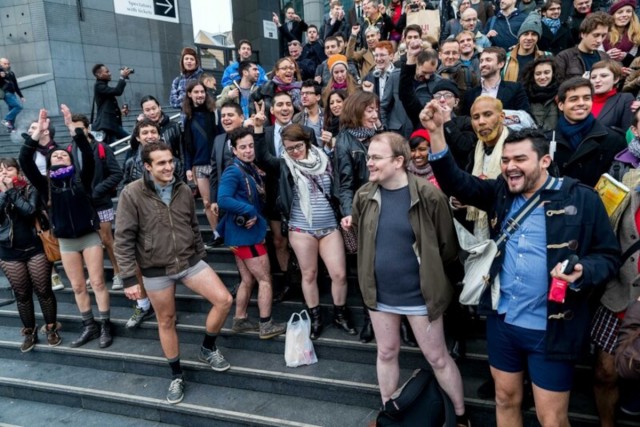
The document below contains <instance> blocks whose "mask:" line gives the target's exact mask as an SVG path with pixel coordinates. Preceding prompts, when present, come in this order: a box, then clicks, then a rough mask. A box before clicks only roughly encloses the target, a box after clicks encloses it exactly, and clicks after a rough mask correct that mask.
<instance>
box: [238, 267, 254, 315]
mask: <svg viewBox="0 0 640 427" xmlns="http://www.w3.org/2000/svg"><path fill="white" fill-rule="evenodd" d="M236 264H237V265H238V272H239V273H240V285H239V286H238V290H237V291H236V314H235V317H236V318H239V319H244V318H246V317H247V307H248V306H249V299H250V298H251V292H252V291H253V284H254V283H255V279H254V278H253V276H252V275H251V272H250V271H249V269H248V268H247V266H246V265H245V264H244V261H243V260H242V259H240V258H238V257H237V256H236Z"/></svg>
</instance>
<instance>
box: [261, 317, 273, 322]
mask: <svg viewBox="0 0 640 427" xmlns="http://www.w3.org/2000/svg"><path fill="white" fill-rule="evenodd" d="M270 320H271V316H267V317H261V318H260V323H268V322H269V321H270Z"/></svg>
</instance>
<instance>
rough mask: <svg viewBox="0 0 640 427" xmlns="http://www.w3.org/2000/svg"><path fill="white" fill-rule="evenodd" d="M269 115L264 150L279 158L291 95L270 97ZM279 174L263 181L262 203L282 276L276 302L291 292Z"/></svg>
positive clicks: (289, 116) (290, 112)
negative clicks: (270, 123)
mask: <svg viewBox="0 0 640 427" xmlns="http://www.w3.org/2000/svg"><path fill="white" fill-rule="evenodd" d="M270 113H271V114H272V115H273V116H274V117H275V124H274V125H273V126H266V127H265V128H264V138H265V143H266V144H267V148H268V149H269V152H270V153H271V155H272V156H276V157H281V156H282V153H283V151H284V145H283V144H282V138H281V136H280V134H281V130H282V128H284V127H285V126H288V125H290V124H291V122H292V119H293V113H294V109H293V101H292V99H291V95H289V94H288V93H287V92H277V93H276V94H275V95H273V101H272V104H271V108H270ZM303 128H304V130H305V132H307V133H308V134H310V135H311V143H312V144H313V145H316V146H317V145H318V143H317V140H316V136H315V133H314V132H313V129H311V128H308V127H306V126H303ZM257 165H258V166H259V167H264V168H267V167H268V165H266V164H264V163H262V162H258V163H257ZM279 177H280V176H279V174H273V173H271V174H269V173H268V174H267V177H266V179H265V186H266V192H267V200H266V203H265V209H264V215H265V217H266V218H267V219H268V220H269V227H270V229H271V232H272V233H273V246H274V247H275V251H276V259H277V260H278V265H279V266H280V271H282V273H284V284H283V288H282V289H281V290H280V292H276V291H275V290H274V293H273V295H274V298H275V299H276V300H282V299H283V298H284V297H285V296H286V294H287V292H288V291H289V288H290V281H291V279H290V275H291V273H292V272H291V271H289V258H290V253H289V242H288V240H287V237H286V236H284V235H283V234H282V222H281V215H280V212H279V211H278V209H277V208H276V198H277V196H278V188H279V186H278V179H279Z"/></svg>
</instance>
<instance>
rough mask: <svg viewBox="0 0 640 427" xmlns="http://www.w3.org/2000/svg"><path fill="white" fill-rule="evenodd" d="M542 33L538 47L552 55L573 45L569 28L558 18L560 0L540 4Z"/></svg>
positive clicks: (560, 10)
mask: <svg viewBox="0 0 640 427" xmlns="http://www.w3.org/2000/svg"><path fill="white" fill-rule="evenodd" d="M540 11H541V12H542V35H541V36H540V41H539V42H538V47H539V48H540V49H542V50H545V51H547V52H551V54H553V55H557V54H558V53H560V52H562V51H563V50H565V49H569V48H570V47H571V46H573V45H574V42H573V36H572V35H571V30H570V29H569V26H568V25H567V23H566V22H562V20H561V19H560V13H561V12H562V0H549V1H548V2H546V3H545V4H543V5H542V8H541V9H540Z"/></svg>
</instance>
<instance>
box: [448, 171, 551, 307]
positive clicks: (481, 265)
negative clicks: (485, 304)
mask: <svg viewBox="0 0 640 427" xmlns="http://www.w3.org/2000/svg"><path fill="white" fill-rule="evenodd" d="M557 182H558V179H557V178H554V177H549V179H547V182H546V183H545V185H544V186H542V187H541V188H540V189H539V190H538V191H537V192H536V193H535V194H534V195H533V196H531V197H530V198H529V200H527V202H526V203H525V204H524V205H523V206H522V207H521V208H520V210H518V212H517V213H516V214H515V215H514V216H513V218H511V219H508V220H507V226H506V227H505V228H504V230H503V231H502V233H501V234H500V235H499V236H498V238H497V239H495V240H494V239H487V240H484V241H482V242H478V239H477V238H476V237H475V236H474V235H473V234H471V233H470V232H469V231H468V230H467V229H466V228H464V226H463V225H462V224H460V223H459V222H458V221H456V220H454V225H455V229H456V234H457V235H458V243H459V244H460V248H462V250H464V251H466V252H467V254H468V257H467V258H466V259H465V261H464V279H462V283H463V287H462V292H461V293H460V304H463V305H478V304H479V303H480V298H481V297H482V295H483V294H484V292H485V290H486V289H487V287H488V286H491V308H493V309H494V310H496V309H497V308H498V302H499V299H500V276H499V275H497V274H495V272H492V267H493V264H494V261H495V260H496V257H497V256H498V253H499V252H500V251H501V250H502V248H504V245H506V243H507V240H509V237H510V236H511V234H512V233H513V232H514V231H515V230H517V229H518V228H519V227H520V224H521V223H522V222H523V221H524V220H525V219H526V218H527V217H528V216H529V214H531V212H533V211H534V210H535V209H536V208H537V207H538V206H540V204H541V203H542V195H541V191H542V190H546V189H549V188H553V187H554V186H555V185H556V183H557Z"/></svg>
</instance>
